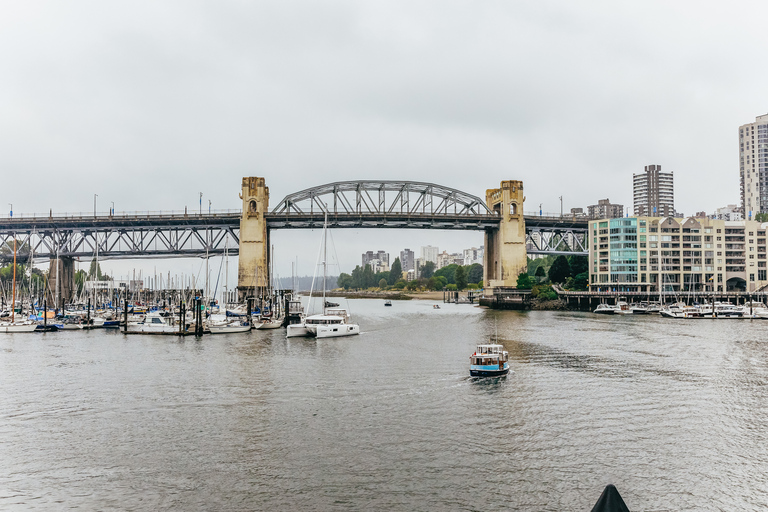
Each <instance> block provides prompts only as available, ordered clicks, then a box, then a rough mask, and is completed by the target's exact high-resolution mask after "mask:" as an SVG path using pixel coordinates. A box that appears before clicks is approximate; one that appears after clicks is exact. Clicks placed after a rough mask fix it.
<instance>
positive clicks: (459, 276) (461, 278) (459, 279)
mask: <svg viewBox="0 0 768 512" xmlns="http://www.w3.org/2000/svg"><path fill="white" fill-rule="evenodd" d="M453 278H454V280H455V281H456V288H457V289H459V290H463V289H464V288H466V287H467V271H466V270H464V267H462V266H460V265H459V266H457V267H456V272H454V274H453Z"/></svg>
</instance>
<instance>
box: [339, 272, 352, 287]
mask: <svg viewBox="0 0 768 512" xmlns="http://www.w3.org/2000/svg"><path fill="white" fill-rule="evenodd" d="M336 286H338V287H339V288H344V289H345V290H349V288H350V287H351V286H352V276H351V275H349V274H345V273H344V272H342V273H340V274H339V277H338V278H337V279H336Z"/></svg>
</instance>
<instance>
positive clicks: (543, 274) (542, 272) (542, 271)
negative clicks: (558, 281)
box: [534, 266, 547, 278]
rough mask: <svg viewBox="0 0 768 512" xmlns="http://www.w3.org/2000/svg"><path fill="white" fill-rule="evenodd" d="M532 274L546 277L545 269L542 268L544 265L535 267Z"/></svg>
mask: <svg viewBox="0 0 768 512" xmlns="http://www.w3.org/2000/svg"><path fill="white" fill-rule="evenodd" d="M534 275H535V276H536V277H539V278H545V277H547V271H546V270H544V267H542V266H540V267H538V268H537V269H536V274H534Z"/></svg>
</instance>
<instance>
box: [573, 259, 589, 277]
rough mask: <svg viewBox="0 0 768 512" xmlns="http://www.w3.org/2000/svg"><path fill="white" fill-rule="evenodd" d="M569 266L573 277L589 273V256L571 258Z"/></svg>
mask: <svg viewBox="0 0 768 512" xmlns="http://www.w3.org/2000/svg"><path fill="white" fill-rule="evenodd" d="M568 264H569V265H570V266H571V275H572V276H576V275H578V274H581V273H582V272H589V258H588V257H587V256H571V257H570V258H569V259H568Z"/></svg>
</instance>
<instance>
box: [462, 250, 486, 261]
mask: <svg viewBox="0 0 768 512" xmlns="http://www.w3.org/2000/svg"><path fill="white" fill-rule="evenodd" d="M484 252H485V251H484V247H483V246H482V245H481V246H480V248H479V249H478V248H477V247H472V248H470V249H464V251H463V253H464V261H463V263H462V265H474V264H475V263H479V264H480V265H482V264H483V253H484Z"/></svg>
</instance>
